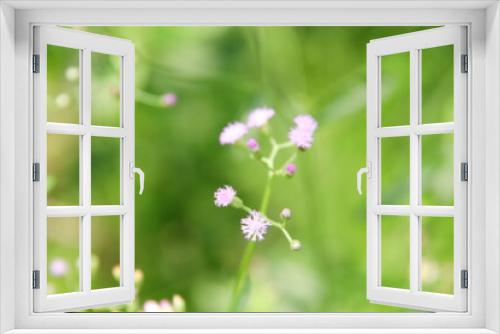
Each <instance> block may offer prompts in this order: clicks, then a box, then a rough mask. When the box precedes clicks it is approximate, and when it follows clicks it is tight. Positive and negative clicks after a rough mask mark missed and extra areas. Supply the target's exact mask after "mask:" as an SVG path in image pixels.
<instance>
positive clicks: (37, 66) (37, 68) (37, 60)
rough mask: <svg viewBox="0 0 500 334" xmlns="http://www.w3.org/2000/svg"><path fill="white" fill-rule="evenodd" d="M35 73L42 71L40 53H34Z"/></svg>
mask: <svg viewBox="0 0 500 334" xmlns="http://www.w3.org/2000/svg"><path fill="white" fill-rule="evenodd" d="M33 73H40V55H33Z"/></svg>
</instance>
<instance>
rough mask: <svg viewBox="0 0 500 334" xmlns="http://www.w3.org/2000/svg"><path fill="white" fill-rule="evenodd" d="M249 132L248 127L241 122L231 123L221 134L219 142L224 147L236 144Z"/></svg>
mask: <svg viewBox="0 0 500 334" xmlns="http://www.w3.org/2000/svg"><path fill="white" fill-rule="evenodd" d="M247 132H248V129H247V126H246V125H245V124H243V123H241V122H235V123H229V124H228V125H227V126H226V127H225V128H224V129H223V130H222V132H221V134H220V136H219V142H220V143H221V144H222V145H226V144H234V143H236V142H237V141H238V140H240V139H241V138H242V137H243V136H244V135H245V134H246V133H247Z"/></svg>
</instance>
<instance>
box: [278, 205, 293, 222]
mask: <svg viewBox="0 0 500 334" xmlns="http://www.w3.org/2000/svg"><path fill="white" fill-rule="evenodd" d="M291 216H292V211H291V210H290V209H289V208H284V209H283V210H281V213H280V217H281V219H283V220H288V219H290V217H291Z"/></svg>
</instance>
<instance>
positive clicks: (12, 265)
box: [0, 0, 500, 334]
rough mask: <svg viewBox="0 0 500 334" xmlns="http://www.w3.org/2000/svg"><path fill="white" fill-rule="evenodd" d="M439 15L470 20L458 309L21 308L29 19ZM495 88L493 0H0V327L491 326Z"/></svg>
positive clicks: (264, 329) (497, 180) (133, 21)
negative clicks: (463, 269) (102, 311)
mask: <svg viewBox="0 0 500 334" xmlns="http://www.w3.org/2000/svg"><path fill="white" fill-rule="evenodd" d="M63 8H65V9H63ZM443 23H447V24H468V25H470V27H471V47H472V49H471V56H472V57H471V88H472V89H471V99H470V102H469V104H470V107H471V109H470V110H471V113H470V114H469V122H468V124H469V133H470V134H471V138H470V140H469V143H468V146H469V148H470V150H469V152H470V153H471V156H470V159H469V163H470V178H471V180H473V182H471V183H470V185H469V187H470V189H469V194H470V195H471V196H470V199H469V212H468V216H469V221H472V222H473V223H472V224H471V225H472V226H471V231H472V233H471V235H470V236H469V237H468V244H469V246H470V247H469V253H470V254H469V258H471V266H470V267H469V269H470V270H471V272H474V275H471V277H470V279H471V281H470V289H469V291H470V298H469V300H468V304H469V308H468V312H467V314H453V313H452V314H442V313H439V314H307V315H306V314H170V315H147V314H106V315H98V314H97V315H96V314H94V315H88V314H63V315H58V314H50V315H37V314H33V313H32V312H30V309H31V308H30V307H31V305H30V303H31V302H30V300H31V298H30V296H31V289H30V284H31V282H30V270H31V263H30V261H29V254H30V249H29V248H30V245H32V240H31V237H30V236H31V225H30V222H31V221H32V220H31V219H32V218H31V217H32V212H30V210H29V202H30V200H32V197H31V196H32V195H31V194H30V191H29V188H30V185H31V181H30V174H31V173H30V171H31V167H30V166H31V161H30V150H31V147H30V142H31V139H32V138H31V135H30V133H31V116H30V115H31V114H30V105H31V102H30V100H29V96H30V94H31V90H30V88H29V87H30V84H29V82H30V76H29V75H28V73H29V66H30V59H29V55H30V52H31V50H30V33H31V32H30V29H31V26H32V25H33V24H84V25H90V24H96V25H99V24H101V25H102V24H110V25H153V24H161V25H190V24H196V25H230V24H235V25H430V26H435V25H439V24H443ZM14 63H15V64H16V66H15V70H14V68H13V66H12V64H14ZM485 68H487V69H488V70H487V71H485ZM16 74H17V75H16ZM12 83H15V84H14V85H13V84H12ZM499 89H500V10H499V7H498V4H497V2H496V1H490V0H485V1H483V0H478V1H473V0H469V1H441V0H435V1H419V0H409V1H335V0H332V1H321V0H319V1H318V0H313V1H308V2H305V1H288V0H283V1H276V0H268V1H254V2H252V1H246V0H242V1H233V2H225V1H218V0H207V1H195V0H185V1H182V2H181V1H164V2H160V1H154V0H153V1H151V0H145V1H134V0H129V1H124V2H115V1H109V0H108V1H106V0H103V1H99V2H92V1H85V0H81V1H71V2H68V1H67V2H64V3H62V2H60V1H45V0H41V1H16V0H10V1H3V2H1V3H0V108H1V109H0V155H1V156H0V157H1V159H0V184H1V187H0V271H1V276H0V331H1V332H8V331H12V333H18V334H19V333H42V332H45V333H48V332H50V333H57V332H59V333H77V332H78V333H111V332H114V333H123V332H124V331H125V330H124V329H125V328H127V329H128V330H127V333H152V332H153V329H154V328H163V330H155V331H154V332H155V333H160V332H165V333H167V332H169V333H174V332H184V333H187V332H190V333H195V332H200V333H201V332H204V333H235V332H239V333H241V332H245V333H252V332H256V333H284V332H294V333H431V332H432V333H498V332H499V331H500V288H499V287H500V284H499V283H500V275H499V273H500V270H499V264H500V243H499V238H500V226H498V224H497V222H498V220H500V208H499V206H498V202H499V201H500V177H499V175H498V170H499V168H500V159H499V158H500V131H499V124H500V117H499V115H498V113H497V110H499V109H500V94H498V91H499ZM14 107H15V108H14ZM13 124H15V127H14V126H13ZM486 138H487V139H488V140H486ZM486 179H487V180H488V182H485V180H486ZM12 194H14V196H12ZM12 254H15V258H14V256H12ZM14 282H15V284H14ZM13 287H14V288H13ZM485 290H487V291H488V293H487V294H485ZM13 306H14V307H13ZM146 327H147V328H150V329H149V330H148V329H146ZM43 328H45V329H46V330H43ZM57 328H60V329H61V328H66V329H62V330H57ZM77 328H80V329H79V330H77ZM85 328H94V329H93V330H90V329H89V330H85ZM99 328H100V329H99ZM112 328H115V329H116V330H114V331H112V330H111V329H112ZM134 328H135V330H134ZM165 328H170V330H168V329H165ZM189 328H191V330H188V329H189ZM224 328H226V329H224ZM227 328H231V329H227ZM243 328H245V329H244V330H243ZM47 329H48V330H47ZM182 329H184V330H182Z"/></svg>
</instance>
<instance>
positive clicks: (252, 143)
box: [247, 138, 260, 152]
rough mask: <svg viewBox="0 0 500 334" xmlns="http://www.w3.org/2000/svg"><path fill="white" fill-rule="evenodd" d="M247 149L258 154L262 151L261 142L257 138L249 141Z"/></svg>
mask: <svg viewBox="0 0 500 334" xmlns="http://www.w3.org/2000/svg"><path fill="white" fill-rule="evenodd" d="M247 147H248V148H249V149H250V151H253V152H257V151H258V150H259V149H260V145H259V142H258V141H257V139H255V138H250V139H248V141H247Z"/></svg>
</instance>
